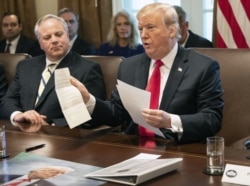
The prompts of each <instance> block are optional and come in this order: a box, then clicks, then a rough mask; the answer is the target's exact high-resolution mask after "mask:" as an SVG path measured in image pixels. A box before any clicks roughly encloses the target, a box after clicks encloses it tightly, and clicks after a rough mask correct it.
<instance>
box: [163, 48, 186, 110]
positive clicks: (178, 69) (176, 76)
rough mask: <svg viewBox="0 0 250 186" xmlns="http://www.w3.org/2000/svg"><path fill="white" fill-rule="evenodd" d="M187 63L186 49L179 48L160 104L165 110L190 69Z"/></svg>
mask: <svg viewBox="0 0 250 186" xmlns="http://www.w3.org/2000/svg"><path fill="white" fill-rule="evenodd" d="M187 62H188V58H187V52H185V49H183V48H180V47H179V48H178V52H177V55H176V57H175V59H174V63H173V65H172V68H171V70H170V74H169V77H168V80H167V82H166V86H165V89H164V90H163V97H162V100H161V104H160V108H161V109H163V108H164V110H168V107H169V105H170V103H171V101H172V99H173V96H174V95H175V92H176V90H177V88H178V87H179V85H180V83H181V81H182V79H183V76H184V74H185V72H186V70H187V69H188V63H187Z"/></svg>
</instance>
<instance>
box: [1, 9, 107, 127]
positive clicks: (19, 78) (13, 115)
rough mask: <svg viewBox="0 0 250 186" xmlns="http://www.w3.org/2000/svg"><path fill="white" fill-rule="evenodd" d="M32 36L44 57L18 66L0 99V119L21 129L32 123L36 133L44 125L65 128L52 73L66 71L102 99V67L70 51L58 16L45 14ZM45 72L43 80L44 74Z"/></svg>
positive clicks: (64, 30)
mask: <svg viewBox="0 0 250 186" xmlns="http://www.w3.org/2000/svg"><path fill="white" fill-rule="evenodd" d="M35 34H36V37H37V39H38V41H39V43H40V45H41V48H42V49H43V50H44V51H45V55H41V56H37V57H32V58H29V59H27V60H23V61H21V62H20V63H18V65H17V70H16V74H15V77H14V79H13V81H12V83H11V84H10V86H9V88H8V90H7V92H6V94H5V96H4V97H3V99H2V104H1V108H0V110H1V112H0V117H2V118H3V119H10V120H11V122H12V124H13V125H14V126H18V127H19V128H20V129H21V130H22V129H24V127H23V126H21V125H19V123H22V122H23V123H26V124H27V125H28V124H33V127H32V128H35V129H37V130H39V129H40V127H41V126H42V125H47V124H50V125H52V124H53V125H57V126H68V123H67V121H66V119H65V117H64V114H63V112H62V109H61V107H60V103H59V100H58V97H57V94H56V90H55V77H54V70H55V69H60V68H68V69H69V71H70V74H71V75H72V76H74V77H75V78H77V79H78V80H79V81H81V82H82V83H83V84H84V85H85V86H86V87H88V89H89V91H90V92H91V93H92V94H94V95H95V96H97V97H99V98H100V99H105V98H106V93H105V85H104V82H103V76H102V71H101V67H100V66H99V65H98V64H96V63H94V62H91V61H88V60H86V59H85V58H83V57H81V56H80V55H79V54H77V53H75V52H73V51H70V49H69V35H68V27H67V24H66V23H65V21H64V20H63V19H62V18H61V17H58V16H56V15H52V14H48V15H45V16H44V17H42V18H40V19H39V20H38V21H37V23H36V25H35ZM51 65H52V66H53V67H52V66H51ZM48 72H49V74H50V75H49V77H48V78H46V77H45V75H44V74H45V73H48ZM76 117H77V116H76ZM34 125H35V126H34Z"/></svg>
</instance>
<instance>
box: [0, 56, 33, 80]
mask: <svg viewBox="0 0 250 186" xmlns="http://www.w3.org/2000/svg"><path fill="white" fill-rule="evenodd" d="M29 57H31V56H30V55H29V54H26V53H16V54H9V53H0V63H1V64H2V65H3V67H4V70H5V77H6V79H7V82H8V84H10V83H11V81H12V80H13V78H14V76H15V73H16V66H17V64H18V63H19V62H20V61H22V60H24V59H27V58H29Z"/></svg>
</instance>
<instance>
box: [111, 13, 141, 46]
mask: <svg viewBox="0 0 250 186" xmlns="http://www.w3.org/2000/svg"><path fill="white" fill-rule="evenodd" d="M120 16H122V17H125V18H126V19H127V20H128V22H129V24H130V26H131V34H130V37H129V48H136V46H137V45H138V44H139V43H140V42H139V41H140V37H139V32H138V29H137V25H136V20H135V18H134V16H132V15H131V14H130V13H129V12H127V11H126V10H121V11H119V12H117V13H116V14H115V15H114V16H113V17H112V19H111V23H110V29H109V33H108V37H107V40H108V42H109V43H110V45H111V46H115V45H117V44H118V41H119V36H118V33H117V30H116V21H117V18H118V17H120Z"/></svg>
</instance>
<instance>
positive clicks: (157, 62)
mask: <svg viewBox="0 0 250 186" xmlns="http://www.w3.org/2000/svg"><path fill="white" fill-rule="evenodd" d="M162 65H163V62H162V61H161V60H160V59H158V60H156V61H155V68H159V67H161V66H162Z"/></svg>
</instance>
